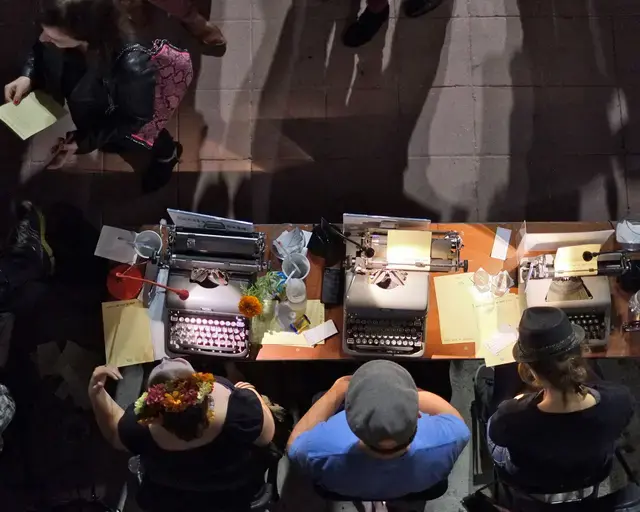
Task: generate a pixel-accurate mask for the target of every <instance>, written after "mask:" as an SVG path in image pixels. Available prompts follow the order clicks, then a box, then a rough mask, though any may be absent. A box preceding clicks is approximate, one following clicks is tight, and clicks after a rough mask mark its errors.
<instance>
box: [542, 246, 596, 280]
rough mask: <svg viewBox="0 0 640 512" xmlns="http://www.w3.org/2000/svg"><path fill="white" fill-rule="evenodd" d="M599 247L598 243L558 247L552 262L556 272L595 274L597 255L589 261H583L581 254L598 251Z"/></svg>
mask: <svg viewBox="0 0 640 512" xmlns="http://www.w3.org/2000/svg"><path fill="white" fill-rule="evenodd" d="M600 247H601V246H600V245H598V244H588V245H574V246H573V247H560V248H558V250H557V251H556V257H555V260H554V262H553V266H554V269H555V271H556V274H567V275H568V276H571V275H574V276H577V275H580V276H584V275H590V276H595V275H597V273H598V257H597V256H595V257H594V258H593V259H591V260H590V261H585V259H584V256H583V255H584V253H585V252H598V251H599V250H600Z"/></svg>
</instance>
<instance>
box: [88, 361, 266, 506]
mask: <svg viewBox="0 0 640 512" xmlns="http://www.w3.org/2000/svg"><path fill="white" fill-rule="evenodd" d="M107 378H113V379H115V380H119V379H121V378H122V377H121V375H120V373H119V372H118V370H117V369H116V368H111V367H105V366H101V367H98V368H96V370H95V371H94V374H93V377H92V379H91V382H90V384H89V396H90V398H91V402H92V404H93V410H94V412H95V415H96V420H97V423H98V426H99V428H100V430H101V432H102V434H103V435H104V436H105V438H106V439H107V440H108V441H109V442H110V443H111V444H112V445H113V446H114V447H115V448H117V449H126V450H128V451H129V452H131V453H133V454H135V455H139V456H140V463H141V465H142V468H143V473H144V477H143V483H142V486H141V489H140V493H139V495H138V503H139V505H140V506H141V507H142V508H143V509H145V510H151V511H154V512H155V511H164V510H167V511H175V510H197V509H198V508H201V507H209V508H207V509H210V508H212V507H214V506H215V508H216V510H218V509H219V510H225V511H226V510H230V511H231V510H233V511H244V510H246V509H247V508H248V507H249V504H250V502H251V500H252V498H253V497H254V496H256V494H257V493H258V492H259V491H260V489H261V488H262V486H263V485H264V473H265V469H266V468H265V465H264V464H263V463H262V462H261V461H262V460H263V459H262V457H261V452H260V451H259V447H264V446H266V445H268V444H269V443H270V442H271V440H272V439H273V435H274V431H275V423H274V419H273V416H272V414H271V412H270V410H269V408H268V407H267V405H266V404H265V402H264V400H263V399H262V397H261V396H260V394H259V393H258V392H257V391H256V390H255V388H254V387H253V386H251V385H250V384H247V383H237V384H236V385H235V386H234V385H233V384H232V383H231V382H229V381H228V380H227V379H224V378H222V377H214V376H213V375H211V374H210V373H197V372H196V371H195V370H194V369H193V367H192V366H191V364H190V363H189V362H188V361H186V360H184V359H180V358H177V359H165V360H164V361H163V362H161V363H160V364H159V365H158V366H156V367H155V368H154V369H153V370H152V372H151V374H150V375H149V380H148V389H147V391H146V392H145V393H143V395H142V396H141V397H140V398H139V399H138V400H137V401H136V402H135V404H132V405H131V406H129V407H128V408H127V409H126V411H124V410H122V409H121V408H120V407H119V406H118V405H117V404H116V403H115V402H114V401H113V399H112V398H111V397H110V396H109V394H108V393H107V392H106V391H105V389H104V385H105V382H106V380H107ZM196 507H197V508H196Z"/></svg>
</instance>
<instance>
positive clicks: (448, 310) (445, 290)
mask: <svg viewBox="0 0 640 512" xmlns="http://www.w3.org/2000/svg"><path fill="white" fill-rule="evenodd" d="M433 282H434V284H435V287H436V300H437V301H438V316H439V318H440V335H441V336H442V344H443V345H448V344H452V343H473V342H475V340H476V337H477V333H478V330H477V326H476V321H475V317H476V314H475V308H474V305H475V298H474V292H475V291H476V290H475V287H474V285H473V274H472V273H466V274H451V275H448V276H439V277H436V278H434V280H433Z"/></svg>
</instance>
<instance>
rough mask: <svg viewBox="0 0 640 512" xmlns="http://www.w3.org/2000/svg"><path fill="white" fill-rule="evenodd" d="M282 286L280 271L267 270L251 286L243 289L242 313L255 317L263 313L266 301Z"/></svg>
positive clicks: (240, 303)
mask: <svg viewBox="0 0 640 512" xmlns="http://www.w3.org/2000/svg"><path fill="white" fill-rule="evenodd" d="M281 286H282V275H281V274H280V273H279V272H267V273H266V274H265V275H263V276H261V277H259V278H258V279H256V282H255V283H253V284H252V285H251V286H248V287H245V288H243V289H242V294H243V295H242V298H241V299H240V302H239V303H238V310H239V311H240V314H241V315H244V316H246V317H247V318H253V317H254V316H258V315H260V314H262V311H263V310H264V301H265V300H268V299H271V298H272V297H273V296H274V295H275V294H276V293H277V292H278V290H279V288H280V287H281Z"/></svg>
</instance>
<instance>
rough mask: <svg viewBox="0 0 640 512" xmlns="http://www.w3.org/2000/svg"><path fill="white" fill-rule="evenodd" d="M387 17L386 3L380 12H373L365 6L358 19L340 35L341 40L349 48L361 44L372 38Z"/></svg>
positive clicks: (387, 7)
mask: <svg viewBox="0 0 640 512" xmlns="http://www.w3.org/2000/svg"><path fill="white" fill-rule="evenodd" d="M388 19H389V6H388V5H387V6H386V7H385V8H384V9H382V11H380V12H373V11H371V10H370V9H369V8H368V7H367V8H366V9H365V10H364V11H363V12H362V14H361V15H360V16H358V19H357V20H356V21H355V22H354V23H352V24H351V25H349V27H347V30H345V32H344V35H343V36H342V42H343V43H344V45H345V46H349V47H351V48H356V47H358V46H362V45H363V44H366V43H368V42H369V41H371V40H372V39H373V36H375V35H376V34H377V33H378V30H380V28H381V27H382V25H384V24H385V23H386V22H387V20H388Z"/></svg>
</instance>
